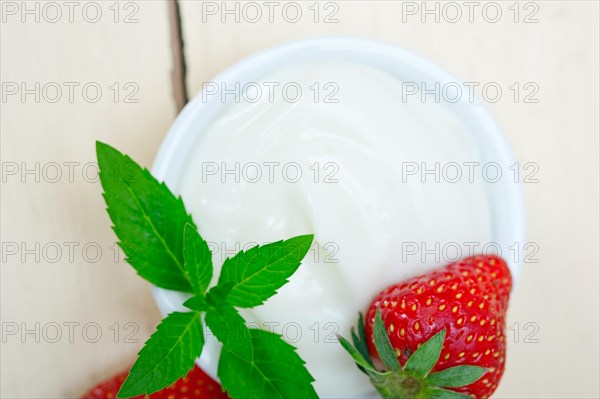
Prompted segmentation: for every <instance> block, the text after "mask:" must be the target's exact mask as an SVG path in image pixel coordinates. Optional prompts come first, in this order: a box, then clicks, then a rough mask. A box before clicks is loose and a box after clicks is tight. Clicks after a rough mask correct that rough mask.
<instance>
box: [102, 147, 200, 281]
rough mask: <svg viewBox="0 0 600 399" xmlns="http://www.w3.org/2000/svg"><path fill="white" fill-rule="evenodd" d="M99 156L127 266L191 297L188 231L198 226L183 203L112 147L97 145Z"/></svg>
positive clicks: (108, 206)
mask: <svg viewBox="0 0 600 399" xmlns="http://www.w3.org/2000/svg"><path fill="white" fill-rule="evenodd" d="M96 154H97V157H98V167H99V169H100V182H101V183H102V188H103V189H104V194H103V196H104V200H105V201H106V205H107V211H108V214H109V216H110V218H111V220H112V222H113V225H114V226H113V229H114V231H115V233H116V234H117V237H118V238H119V246H120V247H121V248H122V249H123V251H124V252H125V255H127V262H129V264H131V266H133V267H134V268H135V270H136V271H137V272H138V274H139V275H140V276H142V277H143V278H145V279H146V280H148V281H150V282H151V283H153V284H155V285H157V286H159V287H162V288H166V289H171V290H178V291H186V292H190V291H191V290H192V287H191V284H190V281H189V278H188V276H187V273H186V272H185V269H184V265H183V264H184V261H183V229H184V226H185V225H186V224H191V225H193V224H194V223H193V221H192V218H191V217H190V216H189V215H188V214H187V212H186V210H185V207H184V205H183V202H182V201H181V198H176V197H175V196H174V195H173V194H172V193H171V191H169V189H168V188H167V186H166V185H165V184H164V183H159V182H158V181H157V180H156V179H155V178H154V177H153V176H152V175H151V174H150V172H149V171H148V170H147V169H142V168H141V167H140V166H139V165H138V164H137V163H135V162H134V161H133V160H132V159H131V158H130V157H128V156H127V155H123V154H121V153H120V152H119V151H117V150H116V149H114V148H113V147H111V146H109V145H107V144H104V143H101V142H99V141H97V142H96Z"/></svg>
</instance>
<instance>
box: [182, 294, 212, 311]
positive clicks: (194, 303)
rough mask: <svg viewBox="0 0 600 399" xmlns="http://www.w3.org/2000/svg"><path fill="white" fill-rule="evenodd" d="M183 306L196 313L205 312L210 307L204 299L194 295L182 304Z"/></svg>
mask: <svg viewBox="0 0 600 399" xmlns="http://www.w3.org/2000/svg"><path fill="white" fill-rule="evenodd" d="M183 306H185V307H187V308H188V309H191V310H195V311H198V312H205V311H207V310H208V308H209V307H210V305H209V304H208V303H207V302H206V298H205V297H203V296H201V295H196V296H193V297H191V298H189V299H188V300H187V301H185V302H184V303H183Z"/></svg>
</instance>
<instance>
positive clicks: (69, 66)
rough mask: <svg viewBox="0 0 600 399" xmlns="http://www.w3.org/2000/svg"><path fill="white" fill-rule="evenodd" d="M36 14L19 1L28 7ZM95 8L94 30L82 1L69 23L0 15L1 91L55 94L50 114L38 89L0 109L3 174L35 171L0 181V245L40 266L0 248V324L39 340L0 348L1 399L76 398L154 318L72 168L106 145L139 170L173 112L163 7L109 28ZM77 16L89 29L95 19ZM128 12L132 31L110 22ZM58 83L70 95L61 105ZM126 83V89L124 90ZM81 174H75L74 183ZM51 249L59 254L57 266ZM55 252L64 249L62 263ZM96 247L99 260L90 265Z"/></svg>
mask: <svg viewBox="0 0 600 399" xmlns="http://www.w3.org/2000/svg"><path fill="white" fill-rule="evenodd" d="M35 3H36V2H29V3H28V7H29V9H34V6H35ZM61 4H62V3H61ZM97 4H99V5H100V8H101V12H102V17H101V19H100V20H99V21H98V22H96V23H91V22H87V21H85V20H84V19H83V17H82V14H81V11H82V9H83V7H84V3H82V4H81V5H80V6H79V7H78V8H76V9H75V12H74V13H73V17H74V22H73V23H69V21H68V14H67V11H68V10H66V9H65V8H63V10H62V12H63V13H64V14H63V19H62V20H61V21H59V22H57V23H48V22H46V21H45V20H44V19H43V18H40V22H39V23H37V22H35V20H34V19H33V18H34V17H33V16H28V19H26V22H24V23H23V22H21V18H20V14H17V15H16V16H6V23H2V28H1V29H2V31H1V44H0V46H1V49H2V50H1V51H2V57H1V80H2V82H3V83H6V82H17V83H18V84H20V83H21V82H25V83H26V84H27V87H28V88H34V87H35V86H34V85H35V82H40V83H41V87H43V86H44V85H46V84H48V83H52V82H54V83H57V84H58V85H59V86H62V87H63V88H64V89H65V90H64V92H63V94H62V98H61V99H60V100H59V101H57V102H55V103H52V102H51V101H53V99H54V98H55V94H54V92H51V91H50V88H51V86H48V91H47V92H46V93H45V94H44V93H43V90H41V94H40V99H39V103H38V102H36V99H35V97H34V95H28V96H27V97H26V98H25V100H24V101H22V100H21V98H20V96H19V95H15V96H10V97H7V99H6V101H3V102H2V105H1V106H2V109H1V118H0V119H1V121H0V124H1V125H0V127H1V133H2V143H1V155H2V164H3V165H5V166H6V165H12V164H13V163H16V164H17V165H18V167H19V169H21V170H22V169H23V167H27V168H29V169H33V168H35V165H36V163H38V164H39V165H40V166H39V168H40V173H39V182H36V175H35V174H33V175H25V176H23V175H22V174H21V173H20V172H19V173H17V174H16V175H4V177H5V178H6V179H5V181H3V183H2V197H1V199H2V205H1V210H2V227H1V229H2V231H1V233H2V242H3V245H6V243H13V242H14V243H18V245H22V244H21V243H24V244H23V245H25V246H26V247H27V248H29V249H31V248H35V245H36V243H39V244H38V245H39V246H40V250H39V252H38V253H39V254H40V259H38V260H36V259H35V255H27V256H25V259H24V261H23V259H22V258H21V254H22V252H21V251H19V254H17V255H7V253H8V252H6V251H5V248H3V257H4V258H3V262H2V269H1V280H2V282H1V284H2V285H1V295H2V298H1V299H2V304H1V306H2V323H3V326H4V327H6V326H9V324H6V323H17V325H18V327H19V329H22V327H26V328H28V329H35V323H40V324H39V325H40V331H39V333H38V334H35V333H34V334H29V335H26V336H22V335H21V333H20V332H19V333H18V334H16V335H12V336H7V337H5V338H6V339H5V341H6V342H3V343H2V364H1V373H2V374H1V379H2V383H1V384H0V385H1V393H0V395H1V396H2V397H3V398H49V397H52V398H63V397H64V398H67V397H77V396H79V395H81V394H82V393H83V392H84V391H85V390H86V389H88V388H89V387H90V386H91V385H93V384H94V383H96V382H98V381H100V380H102V379H104V378H106V377H108V376H109V375H111V374H114V373H115V372H117V371H118V370H121V369H124V368H125V367H127V366H128V365H129V364H130V363H132V362H133V360H134V359H135V354H136V353H137V351H138V350H139V349H140V348H141V345H142V344H143V342H144V341H145V339H146V338H147V337H148V335H149V334H150V333H151V332H152V331H153V329H154V327H155V325H156V324H157V323H158V321H159V319H160V315H159V313H158V311H157V309H156V307H155V305H154V303H153V299H152V296H151V293H150V288H149V284H147V283H145V282H143V281H142V280H141V279H140V278H138V277H137V276H136V275H135V273H134V272H133V270H132V269H131V268H130V267H129V266H127V265H125V264H124V263H123V262H122V261H117V262H115V260H114V248H115V247H114V246H113V245H114V242H115V236H114V233H113V232H112V230H111V228H110V220H109V218H108V216H107V214H106V212H104V207H105V205H104V202H103V199H102V197H101V188H100V184H99V183H94V182H93V180H94V179H95V177H96V176H95V169H94V167H91V168H88V169H84V165H86V164H87V163H89V162H95V148H94V143H95V140H102V141H105V142H108V143H111V144H112V145H114V146H116V147H118V148H119V149H121V150H122V151H126V152H128V153H129V154H130V155H131V156H132V157H133V158H134V159H136V160H138V161H139V162H140V163H142V164H144V165H147V166H150V165H151V163H152V160H153V158H154V156H155V154H156V151H157V149H158V146H159V144H160V142H161V140H162V139H163V137H164V135H165V132H166V131H167V129H168V127H169V125H170V123H171V122H172V120H173V118H174V116H175V109H176V108H175V103H174V101H173V99H172V98H173V97H172V94H171V82H170V70H171V53H170V47H169V45H170V43H169V27H168V13H167V5H166V3H164V2H157V1H152V2H136V3H135V5H137V7H135V8H130V9H125V8H123V6H122V5H121V6H120V13H119V18H118V21H119V22H118V23H115V22H114V16H115V14H114V13H113V11H112V10H111V9H109V7H110V6H111V5H112V4H113V2H100V3H97ZM134 11H135V12H134ZM40 12H41V8H40ZM48 12H50V11H48ZM88 12H89V17H90V18H91V19H94V18H95V16H94V15H95V14H94V13H93V12H94V10H93V9H92V8H89V9H88ZM132 12H134V13H133V14H132V17H131V18H135V19H137V20H138V22H133V23H123V19H124V18H125V17H126V16H127V15H129V14H131V13H132ZM48 15H50V14H48ZM64 82H75V83H77V84H79V86H77V87H74V95H73V101H72V102H70V101H69V98H68V89H67V88H66V87H65V86H64ZM115 82H119V84H120V96H119V97H120V98H119V99H118V100H117V101H115V100H116V99H115V98H114V93H115V91H116V87H115V89H114V90H111V89H110V87H111V86H112V85H113V84H114V83H115ZM127 82H132V84H133V86H130V88H128V89H126V88H125V87H124V85H125V84H126V83H127ZM89 83H91V84H92V86H89V87H90V89H89V93H88V97H83V95H82V92H81V89H82V88H83V86H84V85H86V84H89ZM94 85H97V86H98V87H100V88H101V90H102V95H101V97H100V98H99V99H98V101H97V102H95V103H94V102H91V101H95V100H94V97H95V96H96V95H95V92H94V90H93V86H94ZM113 87H114V86H113ZM136 88H137V89H138V91H137V93H135V94H134V95H133V96H132V97H131V98H129V100H130V101H134V100H137V103H135V102H133V103H128V102H125V100H126V99H125V97H124V96H125V95H127V94H130V93H133V92H134V91H135V89H136ZM49 100H50V101H49ZM88 100H89V101H88ZM65 162H73V163H78V165H77V164H71V165H72V167H73V175H72V179H71V178H70V176H69V169H68V166H65V165H64V163H65ZM22 163H23V164H22ZM52 163H57V164H58V165H60V166H61V174H62V177H61V178H60V179H59V180H58V181H57V182H53V181H54V180H55V177H56V172H55V170H56V169H53V167H52V166H48V165H51V164H52ZM51 169H52V171H51ZM44 170H45V172H44ZM84 170H85V171H87V172H88V177H84V176H83V175H82V173H83V172H84ZM22 179H24V180H25V182H24V183H23V182H22ZM71 181H72V182H71ZM68 243H75V244H68ZM56 245H58V246H59V247H60V248H61V251H62V254H61V255H60V256H58V257H57V255H56V254H57V252H56V249H55V248H56ZM68 245H72V246H73V249H74V250H73V257H72V259H71V258H70V255H69V251H68V248H69V247H68ZM86 245H87V247H86ZM84 247H85V248H86V251H85V252H83V250H84ZM44 248H46V250H44ZM53 248H54V249H53ZM96 248H100V250H101V251H102V253H101V255H100V256H97V255H96V252H95V251H96ZM86 257H87V259H86ZM55 259H56V260H55ZM96 259H97V260H96ZM70 322H74V323H80V324H79V326H76V325H73V329H74V330H73V331H74V334H73V338H72V341H73V342H70V338H69V327H68V325H65V324H64V323H70ZM116 322H118V323H120V327H119V329H120V336H119V337H117V338H118V339H117V343H115V342H114V341H115V337H114V331H113V330H111V329H110V328H111V326H114V323H116ZM128 322H131V323H134V326H137V328H139V331H137V332H136V333H135V334H134V335H133V338H134V339H137V340H138V342H137V343H135V342H132V343H128V342H125V336H126V335H127V334H128V333H130V332H133V331H134V329H133V328H134V327H130V328H129V330H128V331H125V330H124V324H125V323H128ZM21 323H26V324H24V325H21ZM50 323H58V325H59V326H60V328H61V333H62V336H61V337H60V339H59V340H58V342H56V343H52V342H50V341H52V340H54V339H55V335H56V328H55V327H53V326H54V325H53V324H50ZM87 323H97V326H99V327H100V329H101V333H102V336H101V338H99V340H98V341H97V342H94V341H95V340H96V326H95V325H94V324H89V325H88V326H87V330H85V332H86V335H85V336H84V335H83V331H84V327H85V326H86V324H87ZM10 325H13V324H10ZM44 327H46V329H45V330H44ZM36 336H37V338H38V339H39V341H40V342H39V343H38V342H36ZM44 336H45V337H46V338H47V339H44Z"/></svg>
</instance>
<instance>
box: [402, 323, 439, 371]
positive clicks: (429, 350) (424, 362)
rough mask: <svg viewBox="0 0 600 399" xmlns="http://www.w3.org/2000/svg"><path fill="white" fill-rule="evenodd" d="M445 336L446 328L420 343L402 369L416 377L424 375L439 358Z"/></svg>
mask: <svg viewBox="0 0 600 399" xmlns="http://www.w3.org/2000/svg"><path fill="white" fill-rule="evenodd" d="M445 337H446V330H442V331H440V332H439V333H437V334H435V335H434V336H433V337H431V338H430V339H429V340H428V341H427V342H425V343H424V344H423V345H421V346H420V347H419V349H417V350H416V351H415V353H413V354H412V355H411V356H410V357H409V358H408V360H407V361H406V365H405V366H404V370H406V371H408V372H410V373H412V374H414V375H415V376H416V377H425V375H427V373H429V372H430V371H431V369H432V368H433V366H435V364H436V363H437V361H438V359H439V358H440V353H441V352H442V346H443V344H444V338H445Z"/></svg>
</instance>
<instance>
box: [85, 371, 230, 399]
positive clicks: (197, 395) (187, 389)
mask: <svg viewBox="0 0 600 399" xmlns="http://www.w3.org/2000/svg"><path fill="white" fill-rule="evenodd" d="M128 373H129V371H124V372H122V373H119V374H117V375H116V376H114V377H113V378H111V379H109V380H106V381H104V382H101V383H100V384H98V385H96V386H95V387H94V388H93V389H92V390H91V391H89V392H87V393H86V394H85V395H84V396H83V397H82V399H114V398H116V397H117V392H119V389H120V388H121V385H123V381H125V378H126V377H127V374H128ZM227 398H228V396H227V395H226V394H225V393H223V391H222V390H221V386H220V385H219V384H218V383H217V382H215V381H214V380H213V379H212V378H210V377H209V376H208V375H206V374H205V373H204V371H202V370H201V369H200V368H198V367H196V366H194V368H193V369H192V370H191V371H190V372H189V373H188V375H187V376H186V377H184V378H181V379H179V380H178V381H177V382H175V383H174V384H173V385H171V386H170V387H168V388H165V389H163V390H162V391H158V392H155V393H153V394H152V395H147V396H136V397H135V398H133V399H227Z"/></svg>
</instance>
